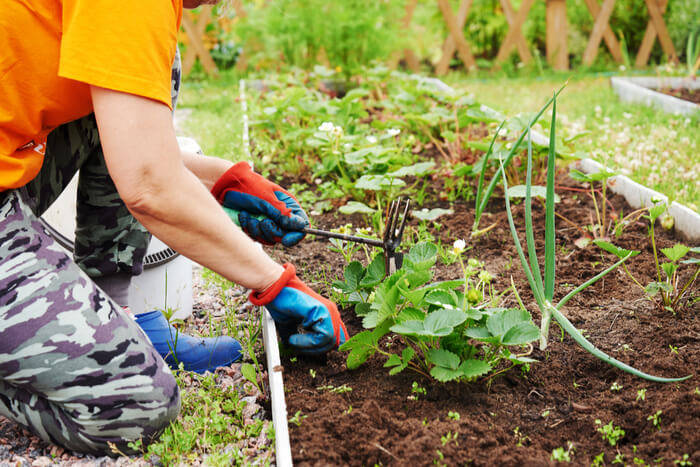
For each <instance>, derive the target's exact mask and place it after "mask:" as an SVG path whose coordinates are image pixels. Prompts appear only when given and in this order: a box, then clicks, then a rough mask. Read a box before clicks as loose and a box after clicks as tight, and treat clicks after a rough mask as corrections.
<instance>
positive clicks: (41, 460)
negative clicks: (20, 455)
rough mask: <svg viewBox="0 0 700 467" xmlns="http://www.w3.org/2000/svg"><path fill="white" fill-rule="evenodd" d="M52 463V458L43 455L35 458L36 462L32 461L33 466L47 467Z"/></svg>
mask: <svg viewBox="0 0 700 467" xmlns="http://www.w3.org/2000/svg"><path fill="white" fill-rule="evenodd" d="M52 464H53V461H52V460H51V459H50V458H48V457H46V456H41V457H37V458H36V459H34V462H32V467H47V466H49V465H52Z"/></svg>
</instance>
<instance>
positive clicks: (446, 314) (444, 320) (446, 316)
mask: <svg viewBox="0 0 700 467" xmlns="http://www.w3.org/2000/svg"><path fill="white" fill-rule="evenodd" d="M466 320H467V315H466V313H464V312H463V311H461V310H448V309H446V308H442V309H440V310H436V311H433V312H432V313H430V314H429V315H428V316H427V317H426V318H425V320H424V321H423V326H424V327H425V332H426V334H427V335H430V336H446V335H448V334H450V333H451V332H452V330H453V329H454V328H455V326H458V325H460V324H462V323H463V322H465V321H466Z"/></svg>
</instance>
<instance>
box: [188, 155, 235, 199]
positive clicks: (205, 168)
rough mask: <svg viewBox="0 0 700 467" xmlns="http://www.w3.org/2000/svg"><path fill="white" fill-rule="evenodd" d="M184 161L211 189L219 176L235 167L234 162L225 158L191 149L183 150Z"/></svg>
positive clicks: (208, 188)
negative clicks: (198, 152)
mask: <svg viewBox="0 0 700 467" xmlns="http://www.w3.org/2000/svg"><path fill="white" fill-rule="evenodd" d="M182 162H184V164H185V167H187V168H188V169H189V170H190V172H192V173H193V174H194V175H195V176H196V177H197V178H198V179H199V181H200V182H202V183H203V184H204V186H205V187H207V190H211V189H212V188H213V187H214V184H215V183H216V181H217V180H218V179H219V177H221V176H222V175H223V174H224V172H226V171H227V170H228V169H230V168H231V167H233V162H230V161H227V160H225V159H219V158H218V157H211V156H204V155H202V154H197V153H194V152H189V151H183V152H182Z"/></svg>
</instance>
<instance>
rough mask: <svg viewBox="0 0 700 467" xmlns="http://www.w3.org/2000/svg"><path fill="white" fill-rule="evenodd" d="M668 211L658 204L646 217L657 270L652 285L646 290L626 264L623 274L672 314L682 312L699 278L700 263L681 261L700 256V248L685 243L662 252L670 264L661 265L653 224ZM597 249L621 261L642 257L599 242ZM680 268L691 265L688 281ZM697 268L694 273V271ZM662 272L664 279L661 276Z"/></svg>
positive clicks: (597, 241) (697, 260) (696, 261)
mask: <svg viewBox="0 0 700 467" xmlns="http://www.w3.org/2000/svg"><path fill="white" fill-rule="evenodd" d="M665 211H666V205H665V204H656V205H654V206H652V207H650V208H649V214H648V215H647V216H645V217H646V218H647V219H648V220H649V222H650V226H649V236H650V237H651V245H652V250H653V252H654V264H655V266H656V280H655V281H651V282H650V283H649V284H647V285H646V286H644V285H642V283H641V282H640V281H639V280H638V279H637V278H636V277H635V276H634V275H633V274H632V273H631V272H630V271H629V269H628V268H627V266H626V265H624V264H623V267H624V271H625V273H626V274H627V277H629V278H630V280H631V281H632V282H633V283H634V284H635V285H636V286H637V287H639V288H640V289H641V290H642V291H644V293H645V294H646V296H647V298H648V299H649V300H651V301H655V300H658V303H659V305H660V306H661V307H663V308H664V309H666V310H669V311H671V312H673V313H675V312H676V310H677V309H678V308H679V306H680V304H681V303H682V299H683V298H684V297H685V295H686V293H687V292H688V291H689V290H691V286H692V285H693V283H694V282H695V281H696V280H697V278H698V276H699V275H700V259H698V258H689V259H685V260H683V261H681V260H682V259H683V258H685V257H686V256H687V255H688V254H689V253H694V254H698V253H700V247H693V248H691V247H688V246H686V245H683V244H682V243H676V244H675V245H673V246H672V247H670V248H662V249H661V250H660V251H661V253H662V254H663V255H664V256H665V257H666V259H667V260H668V261H666V262H659V255H658V251H657V247H656V236H655V234H654V224H655V223H656V220H657V219H658V218H659V217H661V216H662V215H663V213H664V212H665ZM594 243H595V244H596V245H598V247H600V248H601V249H603V250H605V251H607V252H608V253H612V254H614V255H615V256H617V257H618V258H621V257H622V256H625V255H631V256H635V255H637V254H639V251H636V250H632V251H630V250H626V249H624V248H619V247H617V246H615V245H613V244H611V243H609V242H605V241H602V240H596V241H595V242H594ZM681 265H688V266H689V267H690V268H691V272H690V275H689V276H688V279H687V280H685V281H681V280H680V276H679V269H680V268H681ZM693 268H694V270H693ZM662 271H663V276H662V274H661V273H662Z"/></svg>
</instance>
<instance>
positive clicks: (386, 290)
mask: <svg viewBox="0 0 700 467" xmlns="http://www.w3.org/2000/svg"><path fill="white" fill-rule="evenodd" d="M437 254H438V249H437V246H435V245H434V244H432V243H428V242H422V243H418V244H416V245H415V246H413V248H411V250H410V251H409V253H408V254H407V255H406V257H405V258H404V266H403V267H402V269H400V270H398V271H397V272H396V273H394V274H392V275H391V276H389V277H386V278H384V277H383V264H384V260H383V258H382V256H381V255H378V256H377V257H375V259H374V260H373V261H372V263H370V265H369V266H368V267H367V268H364V267H363V266H362V265H361V264H360V263H358V262H353V263H350V264H349V265H348V266H347V267H346V269H345V280H344V281H337V282H336V283H334V287H336V288H337V289H339V290H341V291H342V292H343V293H345V294H346V295H347V296H348V301H349V302H351V303H355V311H356V313H357V314H358V315H359V316H361V317H362V320H363V326H364V327H365V328H366V330H365V331H362V332H360V333H358V334H356V335H355V336H353V337H352V338H350V339H349V340H348V341H347V342H346V343H345V344H343V346H342V347H341V350H344V351H349V354H348V357H347V365H348V368H350V369H353V368H357V367H358V366H360V365H362V364H363V363H364V362H365V361H366V360H367V359H368V358H369V357H370V356H371V355H373V354H375V353H379V354H381V355H383V356H384V357H386V361H385V365H384V366H385V367H387V368H389V369H390V370H389V374H391V375H394V374H397V373H399V372H401V371H403V370H405V369H407V368H408V369H410V370H413V371H416V372H418V373H420V374H422V375H424V376H426V377H432V378H435V379H436V380H438V381H441V382H445V381H452V380H459V381H472V380H474V379H475V378H477V377H479V376H482V375H485V374H487V373H489V372H491V371H492V370H495V369H497V368H498V367H499V365H500V364H501V362H506V363H508V365H507V366H506V367H505V368H501V369H500V370H498V373H500V372H503V371H507V370H508V369H510V368H512V367H513V366H516V365H519V364H523V363H530V362H533V361H534V360H532V359H530V358H528V357H527V356H526V355H525V354H518V353H517V351H515V350H514V349H513V348H517V347H520V346H523V345H526V344H529V343H530V342H532V341H534V340H536V339H537V338H538V336H539V331H538V329H537V327H536V326H535V325H534V324H533V323H532V318H531V316H530V314H529V313H528V312H527V311H526V310H524V309H506V308H499V307H497V306H496V305H497V303H496V302H497V296H494V295H493V294H492V293H491V291H490V289H489V282H490V281H489V280H485V278H487V277H488V276H486V275H484V274H483V272H484V270H483V269H482V268H483V264H482V263H479V262H478V261H476V260H472V261H470V262H468V263H467V265H466V266H464V275H465V278H464V279H462V280H455V281H445V282H431V279H432V272H431V269H432V267H433V266H434V265H435V263H436V261H437ZM480 276H481V277H480ZM484 297H487V298H486V299H485V298H484ZM387 334H391V335H393V336H395V337H398V339H392V344H391V346H389V347H385V346H384V345H380V344H379V341H380V339H382V337H384V336H385V335H387ZM396 342H398V343H399V344H398V345H397V344H395V343H396ZM512 349H513V350H512Z"/></svg>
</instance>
